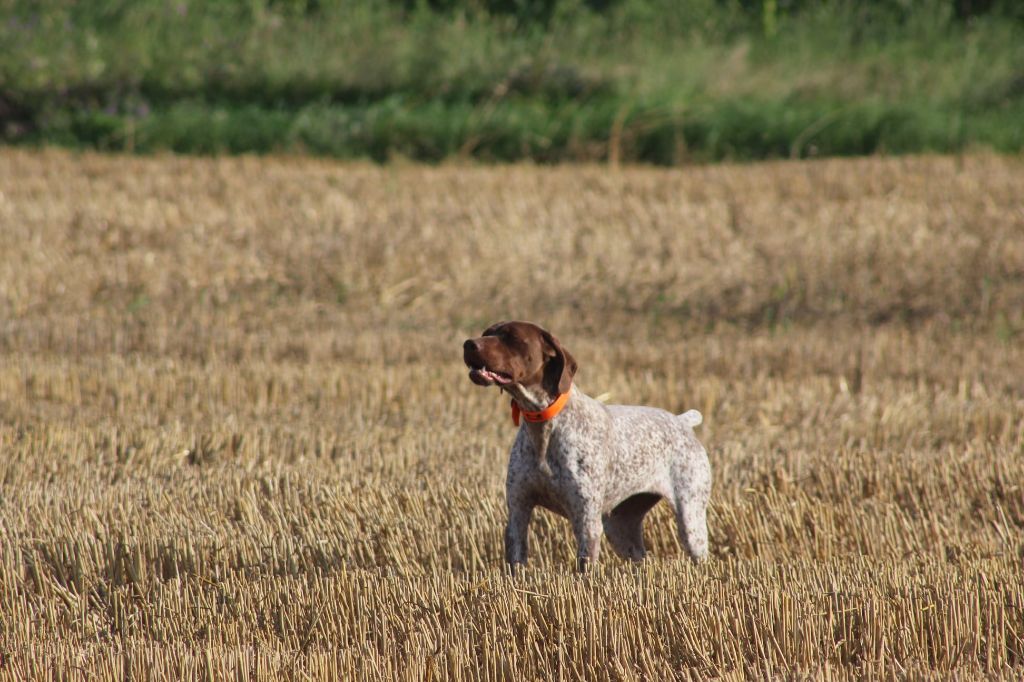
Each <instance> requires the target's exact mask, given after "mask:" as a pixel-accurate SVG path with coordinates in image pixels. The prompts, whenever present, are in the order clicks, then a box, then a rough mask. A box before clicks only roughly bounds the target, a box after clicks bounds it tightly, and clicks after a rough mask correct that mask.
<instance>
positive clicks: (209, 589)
mask: <svg viewBox="0 0 1024 682" xmlns="http://www.w3.org/2000/svg"><path fill="white" fill-rule="evenodd" d="M1022 188H1024V163H1022V162H1021V161H1020V160H1015V159H1007V158H999V157H988V156H966V157H963V158H955V159H954V158H913V159H867V160H852V161H850V160H846V161H838V160H837V161H818V162H787V163H773V164H764V165H753V166H728V165H724V166H715V167H697V168H688V169H682V170H671V171H670V170H655V169H622V170H618V171H610V170H608V169H605V168H599V167H560V168H537V167H530V166H515V167H495V168H473V167H468V168H467V167H445V166H442V167H438V168H423V167H417V166H402V165H392V166H386V167H376V166H369V165H358V164H356V165H352V164H347V165H346V164H337V163H331V162H322V161H312V160H300V159H255V158H235V159H219V160H218V159H185V158H178V157H164V158H161V157H155V158H128V157H104V156H97V155H91V154H88V155H74V154H69V153H63V152H60V153H58V152H49V151H43V152H29V151H12V150H2V151H0V253H2V256H0V453H2V455H0V622H2V630H0V679H11V680H14V679H18V680H23V679H54V680H57V679H60V680H68V679H70V680H75V679H81V680H113V679H117V680H123V679H141V680H179V679H205V680H220V679H253V680H257V679H258V680H264V679H266V680H271V679H285V680H305V679H402V680H406V679H408V680H413V679H415V680H423V679H432V680H441V679H452V680H475V679H526V680H535V679H536V680H548V679H588V680H651V679H673V678H675V679H706V678H708V677H712V676H720V677H725V678H730V679H749V678H797V679H806V678H812V679H819V678H822V679H861V678H864V677H868V678H873V679H920V678H933V677H934V678H939V679H947V678H950V677H956V678H977V677H985V678H1002V679H1008V680H1012V679H1020V678H1021V677H1022V676H1024V570H1022V568H1024V566H1022V562H1024V343H1022V339H1024V191H1022ZM508 318H521V319H530V320H534V321H537V322H539V323H541V324H543V325H545V326H547V327H549V328H550V329H551V330H552V331H554V332H555V334H557V335H558V336H559V337H560V339H561V340H562V341H563V342H564V344H565V345H566V347H567V348H569V349H570V350H571V351H572V353H573V354H574V355H575V357H576V359H577V360H578V361H579V363H580V370H579V374H578V375H577V380H578V383H579V385H580V386H581V388H583V389H584V390H585V391H587V392H589V393H590V394H591V395H600V394H609V395H610V399H611V400H612V401H613V402H625V403H644V404H652V405H659V406H663V407H665V408H668V409H671V410H673V411H676V412H681V411H683V410H684V409H689V408H697V409H699V410H701V411H702V412H703V414H704V417H705V422H704V425H703V426H701V427H700V428H699V429H698V435H699V436H700V437H701V439H702V440H703V442H704V443H705V445H706V446H707V448H708V450H709V453H710V456H711V462H712V467H713V469H714V476H715V483H714V485H715V487H714V491H713V495H712V504H711V508H710V510H709V526H710V530H711V544H712V549H711V551H712V559H711V561H710V562H708V563H707V564H705V565H701V566H694V565H692V564H691V563H690V562H689V560H688V559H687V558H686V557H685V553H684V552H683V551H682V550H681V548H680V547H679V545H678V543H677V541H676V539H675V536H674V523H673V522H672V519H671V515H670V513H669V511H668V508H667V505H661V506H659V507H658V508H656V509H655V511H654V512H653V513H652V515H651V516H650V517H649V518H648V522H647V525H646V534H647V540H648V545H649V547H650V548H651V555H650V558H649V559H648V560H647V561H646V562H645V563H643V564H641V565H631V564H628V563H626V562H624V561H622V560H619V559H618V558H617V557H615V556H614V554H613V553H612V552H611V551H609V548H608V546H607V544H606V545H605V551H604V553H603V556H602V560H601V563H600V565H599V567H598V570H597V571H595V572H594V573H592V574H590V575H587V576H584V577H578V576H576V575H574V573H573V572H572V567H573V557H574V551H575V550H574V547H573V545H572V542H571V535H570V533H569V530H568V524H567V523H566V522H564V521H563V520H561V519H558V518H555V517H552V516H550V515H547V514H546V513H543V512H542V513H540V514H539V515H538V516H537V517H536V520H535V522H534V525H533V528H532V531H531V532H532V544H531V552H532V555H531V565H530V568H529V569H528V570H527V571H526V574H525V575H524V576H522V577H521V578H517V579H514V580H513V579H510V578H508V577H506V576H505V575H504V574H503V570H502V556H501V555H502V542H501V535H502V530H503V525H504V501H503V481H504V467H505V457H506V452H507V448H508V446H509V444H510V443H511V440H512V438H513V434H514V430H513V427H512V426H511V423H510V419H509V413H508V403H507V401H505V400H504V399H502V398H501V397H499V394H498V393H497V392H496V391H494V390H493V389H492V390H484V389H480V388H477V387H475V386H473V385H472V384H471V383H470V382H469V380H468V379H467V378H466V373H465V370H464V368H463V367H462V363H461V341H462V339H464V338H465V337H466V336H468V335H471V334H476V333H479V332H480V331H481V329H482V328H483V327H484V326H485V325H486V324H488V323H490V322H493V321H495V320H498V319H508Z"/></svg>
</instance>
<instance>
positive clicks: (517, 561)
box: [505, 497, 533, 575]
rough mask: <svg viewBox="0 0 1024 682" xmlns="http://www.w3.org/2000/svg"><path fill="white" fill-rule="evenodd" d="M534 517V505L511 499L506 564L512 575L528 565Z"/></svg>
mask: <svg viewBox="0 0 1024 682" xmlns="http://www.w3.org/2000/svg"><path fill="white" fill-rule="evenodd" d="M532 516H533V505H532V504H530V503H528V502H526V501H525V500H522V499H518V498H517V499H513V498H511V497H510V498H509V501H508V524H507V525H506V526H505V563H506V564H508V569H509V572H510V573H511V574H512V575H515V574H516V571H517V570H518V568H519V567H520V566H525V565H526V555H527V540H526V537H527V531H529V529H530V519H531V518H532Z"/></svg>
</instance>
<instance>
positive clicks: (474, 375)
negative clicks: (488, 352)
mask: <svg viewBox="0 0 1024 682" xmlns="http://www.w3.org/2000/svg"><path fill="white" fill-rule="evenodd" d="M469 379H470V381H472V382H473V383H474V384H476V385H477V386H492V385H494V384H497V385H499V386H504V385H505V384H511V383H512V377H511V376H509V375H508V374H506V373H505V372H495V371H493V370H490V369H487V368H486V367H470V369H469Z"/></svg>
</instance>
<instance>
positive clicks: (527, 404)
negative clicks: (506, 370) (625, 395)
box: [503, 384, 585, 460]
mask: <svg viewBox="0 0 1024 682" xmlns="http://www.w3.org/2000/svg"><path fill="white" fill-rule="evenodd" d="M503 388H504V387H503ZM510 388H514V389H518V390H516V391H512V390H510V389H509V388H505V390H506V391H508V393H509V395H511V396H512V397H513V399H514V400H515V401H516V402H517V403H519V406H520V407H521V408H522V409H524V410H529V411H531V412H537V411H540V410H543V409H544V408H546V407H547V406H548V405H550V404H551V402H552V399H551V397H550V396H549V395H548V393H547V391H544V390H542V389H539V388H536V389H533V390H530V389H527V388H526V387H522V386H519V385H518V384H517V385H515V386H514V387H510ZM582 397H585V396H584V393H583V392H582V391H580V390H579V389H578V388H576V385H575V384H573V385H572V387H570V389H569V400H568V402H566V403H565V407H563V408H562V410H561V411H560V412H559V413H558V414H557V415H556V416H554V417H553V418H551V419H549V420H547V421H542V422H530V421H526V420H523V421H522V424H521V426H520V427H519V428H521V429H526V434H527V435H528V436H529V438H530V441H531V442H532V443H533V447H534V449H535V451H536V453H537V457H538V459H541V460H543V459H545V457H546V455H547V449H548V444H549V443H550V442H551V436H552V434H554V433H555V432H556V431H557V430H558V429H559V428H560V426H561V425H562V424H564V423H566V421H572V420H574V419H575V418H576V413H577V412H579V411H580V410H581V409H583V405H582V402H583V401H582V400H581V398H582Z"/></svg>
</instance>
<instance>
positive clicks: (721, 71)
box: [0, 0, 1024, 164]
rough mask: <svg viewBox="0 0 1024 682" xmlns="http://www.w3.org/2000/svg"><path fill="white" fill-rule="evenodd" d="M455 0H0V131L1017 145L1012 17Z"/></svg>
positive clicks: (409, 149)
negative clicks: (405, 1) (508, 8)
mask: <svg viewBox="0 0 1024 682" xmlns="http://www.w3.org/2000/svg"><path fill="white" fill-rule="evenodd" d="M457 4H459V3H447V4H446V3H437V2H436V3H433V4H432V5H431V6H428V5H426V4H424V3H410V5H411V8H409V7H406V6H404V5H402V4H400V3H392V4H384V3H370V2H364V1H362V0H351V1H349V2H333V3H332V2H326V1H324V2H312V1H309V2H294V1H293V2H282V1H280V0H279V1H278V2H259V1H255V2H245V3H243V2H221V3H208V4H207V3H204V4H200V3H190V2H158V1H157V0H141V1H139V2H113V3H104V4H103V5H102V8H101V6H100V4H99V3H69V2H57V1H54V0H49V1H47V2H42V3H29V2H25V1H23V0H7V1H6V2H3V1H2V0H0V44H3V45H5V49H4V50H3V51H2V52H0V139H2V140H3V141H5V142H7V143H14V144H60V145H66V146H71V147H92V148H99V149H107V150H134V151H141V152H148V151H154V150H160V149H171V150H175V151H180V152H192V153H235V152H272V151H288V152H295V151H300V152H309V153H315V154H323V155H331V156H338V157H345V158H352V157H356V158H359V157H363V158H372V159H377V160H385V159H388V158H392V157H395V156H401V157H409V158H414V159H419V160H428V161H437V160H441V159H444V158H448V157H453V156H469V157H474V158H479V159H482V160H488V161H505V160H516V159H524V158H528V159H534V160H537V161H565V160H601V159H606V158H608V156H609V154H615V155H617V156H618V158H620V159H622V160H626V161H629V160H638V161H645V162H652V163H659V164H672V163H681V162H686V161H694V160H696V161H706V160H716V159H760V158H772V157H786V156H797V157H806V156H816V155H855V154H870V153H879V152H885V153H905V152H921V151H938V152H948V151H958V150H962V149H964V148H967V147H976V146H984V147H990V148H993V149H996V150H999V151H1005V152H1019V151H1020V150H1021V149H1024V132H1022V130H1024V125H1022V122H1024V21H1022V20H1021V18H1019V17H1016V16H1014V15H1013V14H1012V10H1002V11H1000V10H998V8H997V9H996V10H993V11H991V12H989V13H987V14H983V15H980V16H976V17H973V18H971V19H969V20H964V19H961V18H958V17H956V16H955V15H954V13H953V11H952V8H953V6H954V5H955V3H950V2H938V1H937V0H933V1H931V2H924V3H916V4H915V5H914V7H915V9H914V10H913V11H911V10H906V9H901V7H902V5H900V4H899V3H886V2H875V3H866V4H865V3H860V4H855V3H849V2H835V1H833V2H826V3H822V4H813V3H805V4H806V5H807V6H806V7H802V8H801V7H797V8H795V9H794V7H795V5H797V4H800V3H781V4H782V7H781V8H780V7H779V3H769V4H767V5H765V6H763V7H762V6H761V5H760V4H759V3H756V2H753V3H745V4H746V5H747V6H748V9H746V10H744V9H743V8H742V7H741V4H743V3H737V2H715V1H713V0H680V1H679V2H668V0H622V1H620V2H610V3H604V4H606V5H608V7H605V8H604V9H602V10H600V11H598V10H595V9H593V8H592V7H593V5H595V4H597V3H591V4H590V5H586V4H583V3H581V2H574V1H568V2H560V3H558V2H549V3H532V4H530V3H520V5H521V6H522V7H526V8H527V9H530V8H533V9H532V10H530V12H532V13H530V12H527V11H526V10H522V11H520V12H519V13H518V14H517V13H515V12H504V11H494V12H491V13H488V12H486V11H483V10H481V9H479V8H480V7H481V6H482V5H487V3H486V2H478V3H475V4H471V5H470V9H459V8H454V9H453V8H451V7H450V6H449V5H457ZM513 4H514V3H513ZM500 5H501V3H498V2H491V3H490V6H492V7H499V6H500ZM865 7H867V9H865ZM473 8H476V9H473ZM537 8H541V9H544V8H548V9H547V10H545V11H544V12H541V11H540V10H538V9H537ZM772 8H775V9H774V10H772ZM787 8H788V9H787ZM499 9H500V7H499ZM538 17H539V18H538Z"/></svg>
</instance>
